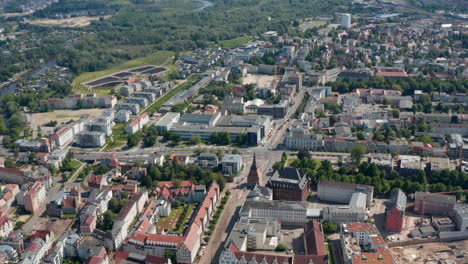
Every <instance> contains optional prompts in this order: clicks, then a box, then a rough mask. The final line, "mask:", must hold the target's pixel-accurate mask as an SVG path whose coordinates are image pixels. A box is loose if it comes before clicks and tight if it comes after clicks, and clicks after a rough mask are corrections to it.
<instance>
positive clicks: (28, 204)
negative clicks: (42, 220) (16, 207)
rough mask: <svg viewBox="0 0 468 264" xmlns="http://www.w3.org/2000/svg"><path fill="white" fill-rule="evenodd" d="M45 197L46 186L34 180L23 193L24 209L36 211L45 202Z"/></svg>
mask: <svg viewBox="0 0 468 264" xmlns="http://www.w3.org/2000/svg"><path fill="white" fill-rule="evenodd" d="M46 198H47V193H46V188H45V186H44V184H42V183H41V182H35V183H34V184H33V185H32V187H31V188H30V189H29V190H28V192H27V193H26V194H25V195H24V198H23V199H24V209H26V211H28V212H31V213H37V212H38V211H39V210H40V209H41V207H42V206H43V205H44V204H45V202H46Z"/></svg>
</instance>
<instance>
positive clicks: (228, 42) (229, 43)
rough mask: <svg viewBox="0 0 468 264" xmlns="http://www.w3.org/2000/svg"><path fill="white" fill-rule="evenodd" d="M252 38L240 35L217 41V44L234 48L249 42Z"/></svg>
mask: <svg viewBox="0 0 468 264" xmlns="http://www.w3.org/2000/svg"><path fill="white" fill-rule="evenodd" d="M252 40H253V38H252V37H240V38H235V39H228V40H223V41H220V42H219V45H220V46H221V47H222V48H230V49H234V48H237V47H239V46H240V45H243V44H246V43H249V42H250V41H252Z"/></svg>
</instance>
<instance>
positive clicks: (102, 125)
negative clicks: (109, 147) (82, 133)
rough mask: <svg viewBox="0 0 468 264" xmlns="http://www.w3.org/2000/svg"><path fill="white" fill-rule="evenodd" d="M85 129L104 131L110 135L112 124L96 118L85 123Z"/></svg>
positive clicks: (106, 134)
mask: <svg viewBox="0 0 468 264" xmlns="http://www.w3.org/2000/svg"><path fill="white" fill-rule="evenodd" d="M96 119H97V118H96ZM85 130H86V131H90V132H102V133H104V134H105V136H106V137H108V136H110V135H111V134H112V124H111V123H108V122H99V121H97V120H95V121H93V122H89V123H87V124H85Z"/></svg>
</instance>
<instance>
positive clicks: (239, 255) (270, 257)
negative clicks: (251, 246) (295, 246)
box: [234, 251, 292, 263]
mask: <svg viewBox="0 0 468 264" xmlns="http://www.w3.org/2000/svg"><path fill="white" fill-rule="evenodd" d="M234 256H235V257H236V259H241V258H242V257H244V258H245V260H246V261H247V262H250V261H251V260H252V259H255V261H256V262H258V263H262V261H263V259H265V260H266V261H267V262H268V263H273V261H275V260H276V263H285V262H286V263H292V257H291V256H276V255H267V254H256V253H250V252H241V251H238V252H234Z"/></svg>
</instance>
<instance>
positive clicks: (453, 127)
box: [429, 123, 468, 137]
mask: <svg viewBox="0 0 468 264" xmlns="http://www.w3.org/2000/svg"><path fill="white" fill-rule="evenodd" d="M429 127H430V129H431V131H432V132H434V133H441V134H444V135H450V134H459V135H461V136H463V137H467V136H468V124H444V123H431V124H429Z"/></svg>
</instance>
